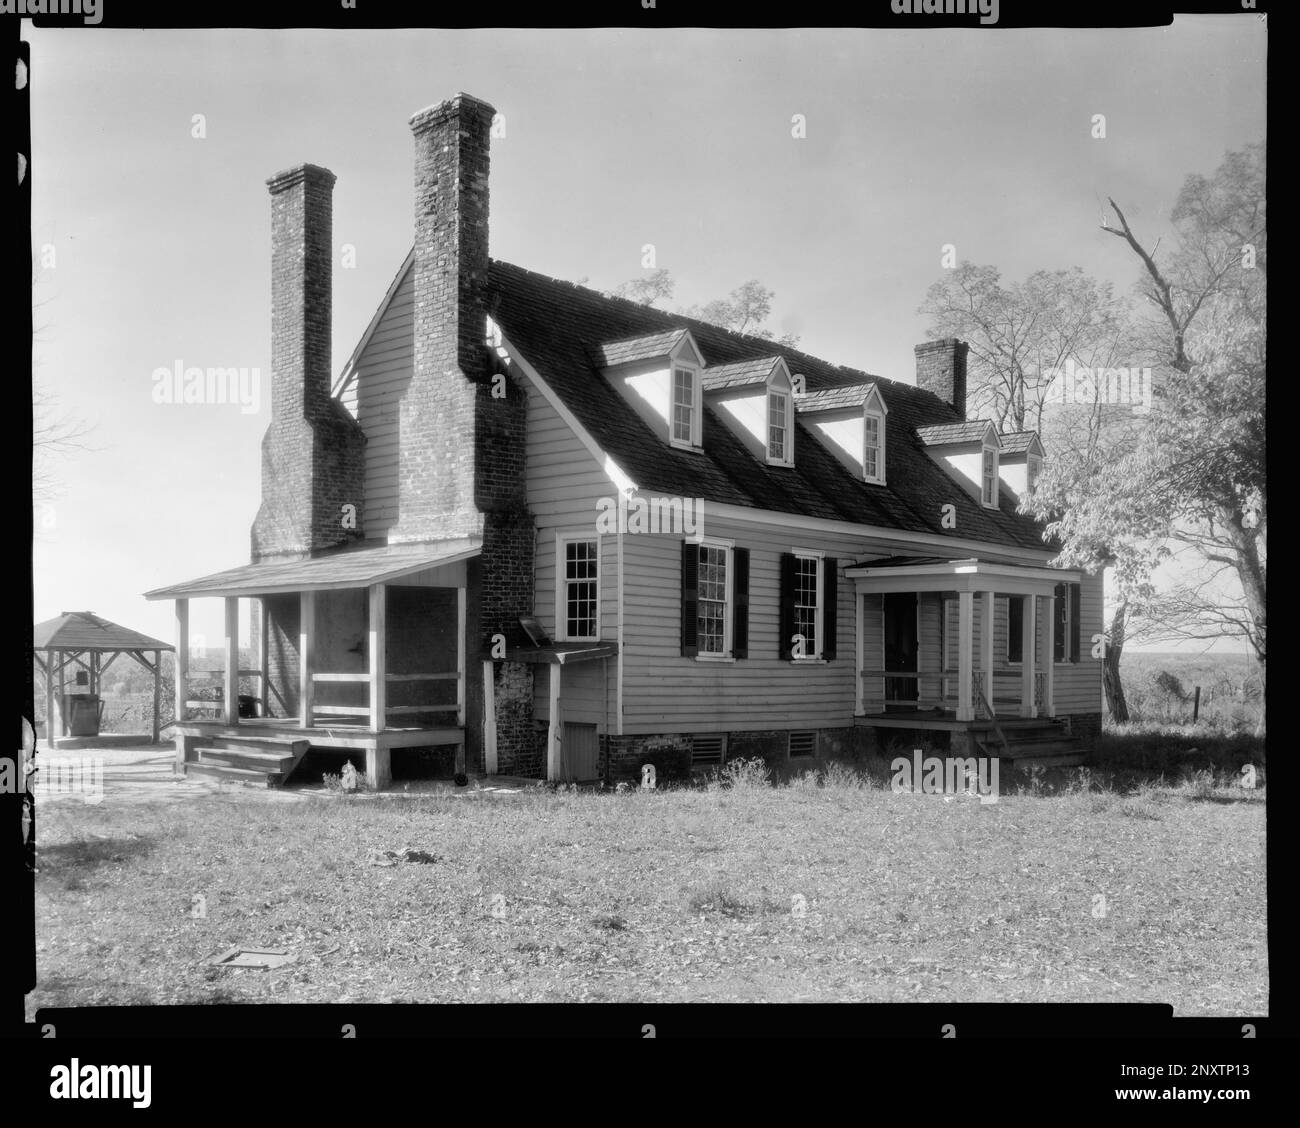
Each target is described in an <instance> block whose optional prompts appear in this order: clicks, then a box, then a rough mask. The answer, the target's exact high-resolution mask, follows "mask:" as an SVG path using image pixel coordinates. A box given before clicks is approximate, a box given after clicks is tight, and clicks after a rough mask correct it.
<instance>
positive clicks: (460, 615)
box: [456, 587, 465, 749]
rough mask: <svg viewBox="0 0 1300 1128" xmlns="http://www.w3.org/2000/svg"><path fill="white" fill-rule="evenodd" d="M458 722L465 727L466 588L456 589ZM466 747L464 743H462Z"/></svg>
mask: <svg viewBox="0 0 1300 1128" xmlns="http://www.w3.org/2000/svg"><path fill="white" fill-rule="evenodd" d="M456 723H457V724H458V725H460V727H461V728H464V727H465V588H464V587H458V588H457V589H456ZM461 748H462V749H463V748H464V745H463V744H462V745H461Z"/></svg>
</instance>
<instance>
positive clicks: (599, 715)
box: [533, 661, 618, 733]
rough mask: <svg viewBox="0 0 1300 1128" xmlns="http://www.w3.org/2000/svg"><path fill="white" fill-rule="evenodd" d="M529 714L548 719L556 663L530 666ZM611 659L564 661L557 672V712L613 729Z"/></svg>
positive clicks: (614, 699)
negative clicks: (531, 687)
mask: <svg viewBox="0 0 1300 1128" xmlns="http://www.w3.org/2000/svg"><path fill="white" fill-rule="evenodd" d="M533 669H534V670H535V671H536V672H537V674H536V677H535V678H534V679H533V716H534V718H535V719H536V720H538V721H542V722H549V721H550V718H551V700H550V692H551V683H550V679H551V678H552V677H553V676H554V674H555V670H556V667H555V666H553V665H547V666H534V667H533ZM616 676H617V674H616V671H615V667H614V663H613V662H612V661H610V662H604V661H597V662H580V663H578V664H577V665H576V666H570V665H566V666H565V667H564V672H563V673H562V674H561V675H560V715H561V717H562V719H563V720H564V721H566V722H570V721H571V722H574V723H576V724H590V725H595V726H596V728H597V731H598V732H601V733H606V732H613V731H614V729H615V716H616V709H617V707H618V706H617V697H616V688H615V678H616Z"/></svg>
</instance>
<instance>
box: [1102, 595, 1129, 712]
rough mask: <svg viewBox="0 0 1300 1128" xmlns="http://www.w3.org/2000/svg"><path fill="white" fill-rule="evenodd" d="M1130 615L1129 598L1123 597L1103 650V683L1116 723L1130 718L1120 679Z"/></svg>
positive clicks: (1108, 704)
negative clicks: (1125, 623)
mask: <svg viewBox="0 0 1300 1128" xmlns="http://www.w3.org/2000/svg"><path fill="white" fill-rule="evenodd" d="M1127 617H1128V600H1127V599H1121V600H1120V602H1119V606H1118V607H1116V608H1115V614H1114V615H1112V616H1111V620H1110V629H1109V630H1108V631H1107V632H1106V639H1105V642H1104V645H1103V648H1102V652H1101V684H1102V687H1103V688H1104V689H1105V691H1106V710H1107V712H1109V713H1110V719H1111V720H1112V721H1114V722H1115V723H1116V724H1123V723H1124V722H1125V721H1127V720H1128V702H1127V701H1125V700H1124V684H1123V682H1121V681H1120V676H1119V660H1120V657H1121V656H1122V655H1123V653H1124V621H1125V619H1126V618H1127Z"/></svg>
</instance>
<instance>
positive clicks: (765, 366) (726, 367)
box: [703, 356, 781, 392]
mask: <svg viewBox="0 0 1300 1128" xmlns="http://www.w3.org/2000/svg"><path fill="white" fill-rule="evenodd" d="M780 359H781V358H780V357H777V356H760V357H757V358H756V359H754V360H741V361H737V362H736V363H735V364H714V365H710V366H709V367H708V368H706V369H705V370H704V372H703V376H704V390H705V391H706V392H720V391H723V390H724V389H726V388H742V387H745V386H746V385H749V384H764V383H766V382H767V378H768V377H769V376H771V375H772V369H773V368H775V367H776V364H777V362H778V361H779V360H780Z"/></svg>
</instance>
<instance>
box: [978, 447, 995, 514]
mask: <svg viewBox="0 0 1300 1128" xmlns="http://www.w3.org/2000/svg"><path fill="white" fill-rule="evenodd" d="M980 504H981V505H982V506H984V508H985V509H996V508H997V507H998V448H997V447H995V446H985V448H984V462H983V473H982V475H981V486H980Z"/></svg>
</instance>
